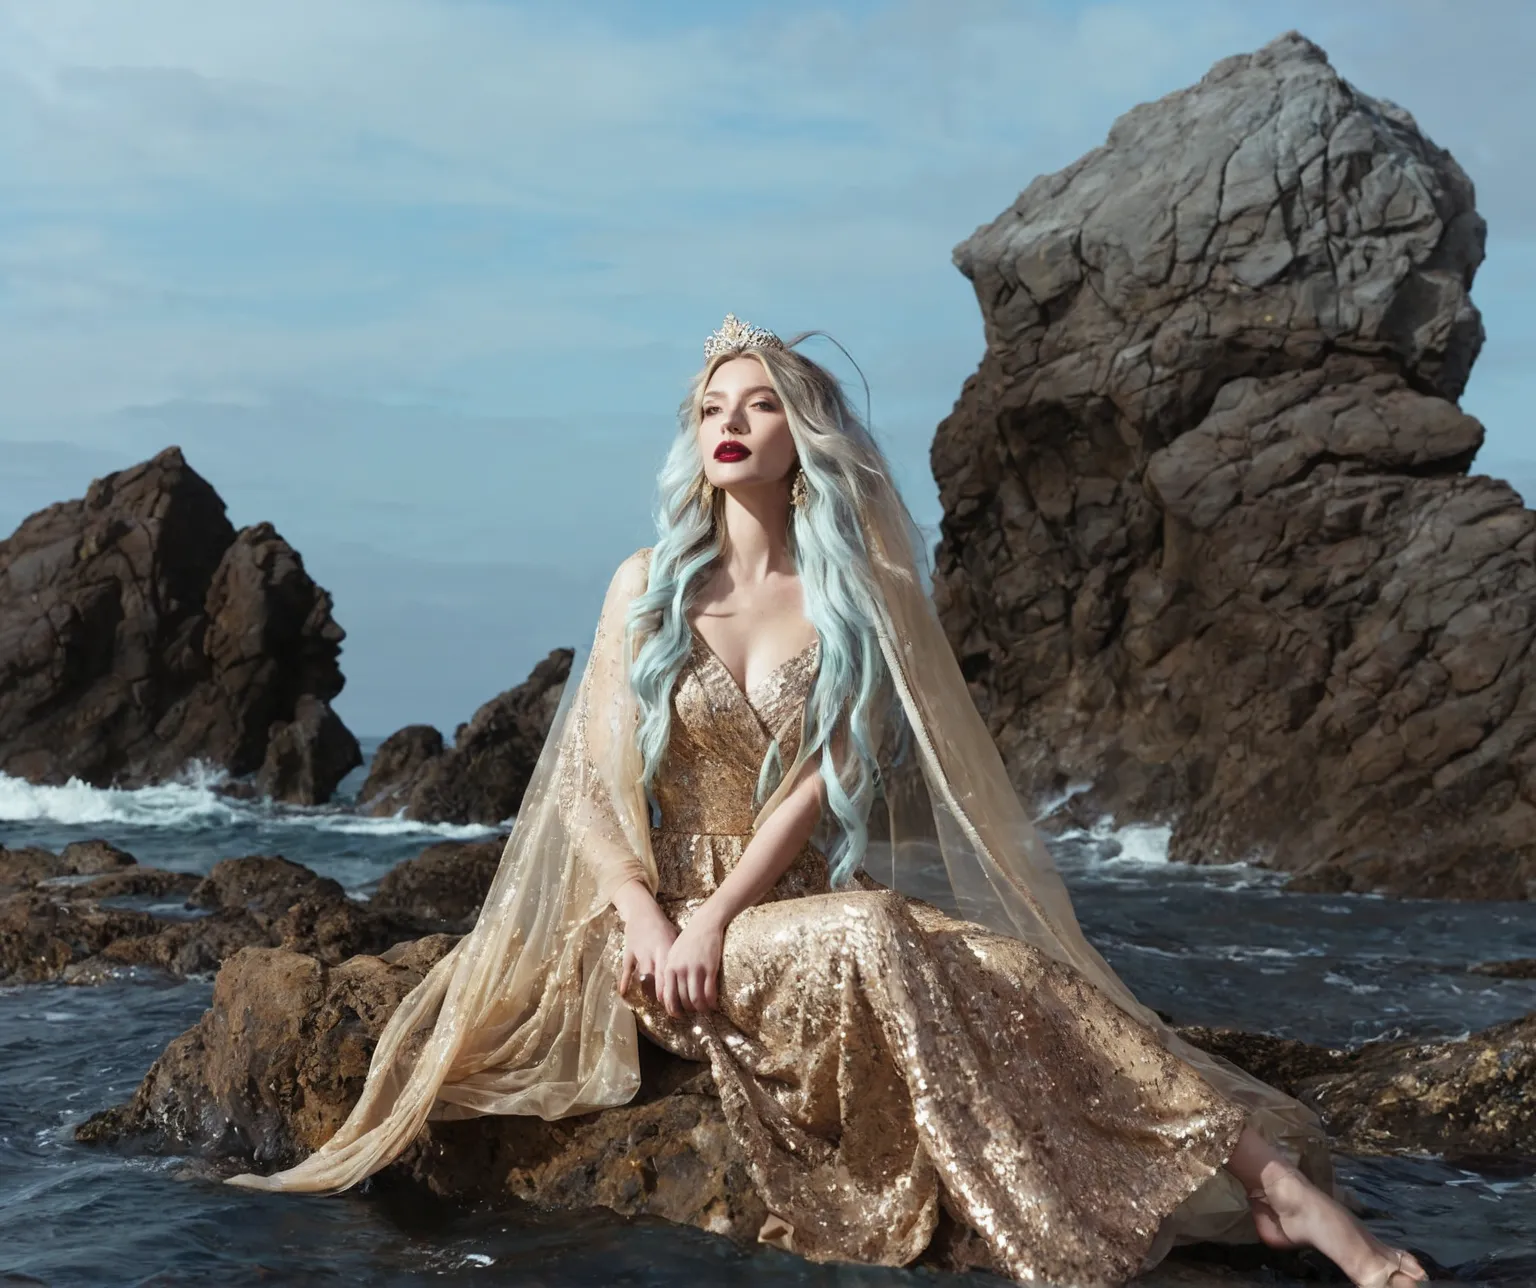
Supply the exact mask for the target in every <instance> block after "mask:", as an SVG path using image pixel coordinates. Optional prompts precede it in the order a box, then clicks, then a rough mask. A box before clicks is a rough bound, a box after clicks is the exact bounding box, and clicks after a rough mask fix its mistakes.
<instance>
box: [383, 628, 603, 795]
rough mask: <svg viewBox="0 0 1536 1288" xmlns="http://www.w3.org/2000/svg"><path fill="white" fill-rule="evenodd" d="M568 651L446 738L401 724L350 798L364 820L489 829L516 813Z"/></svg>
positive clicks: (552, 656) (561, 684) (567, 669)
mask: <svg viewBox="0 0 1536 1288" xmlns="http://www.w3.org/2000/svg"><path fill="white" fill-rule="evenodd" d="M574 657H575V654H574V652H573V651H572V650H571V649H568V648H557V649H552V650H551V651H550V653H549V656H548V657H546V658H545V659H544V660H543V661H541V662H540V663H539V664H538V665H537V666H535V667H534V668H533V671H532V672H531V673H530V674H529V676H528V678H527V679H526V680H524V681H523V682H522V683H521V684H519V685H517V686H516V687H515V688H511V689H508V690H506V691H505V692H504V693H499V694H497V695H496V696H495V697H494V698H492V699H491V700H490V701H489V702H487V703H485V704H484V705H483V706H482V707H480V709H479V710H477V711H476V712H475V714H474V715H473V716H472V717H471V718H470V719H469V721H468V722H467V723H465V724H461V725H460V726H459V727H458V729H457V730H456V731H455V732H454V737H453V746H451V747H445V746H444V743H443V736H442V734H440V733H439V732H438V731H437V730H436V729H434V728H433V727H432V726H431V725H407V726H406V727H405V728H403V729H399V730H396V731H395V732H394V733H392V734H390V736H389V737H388V738H386V739H385V740H384V741H383V742H382V743H380V744H379V749H378V751H376V752H375V753H374V756H373V761H372V763H371V764H370V765H369V768H368V780H367V781H366V782H365V783H364V784H363V786H362V790H361V791H359V792H358V796H357V800H358V808H359V809H360V810H361V811H363V812H364V813H366V814H375V815H382V814H395V813H398V812H399V811H401V810H404V811H405V817H406V818H414V819H420V820H422V821H424V822H432V823H485V824H487V825H494V824H497V823H500V822H502V821H503V820H504V819H509V818H511V817H512V816H513V815H514V814H515V813H517V810H518V807H519V806H520V805H521V804H522V801H523V793H524V792H525V791H526V790H527V788H528V780H529V779H530V778H532V777H533V768H534V766H535V765H536V764H537V763H538V759H539V751H540V750H541V749H542V747H543V746H544V739H545V737H546V736H547V735H548V733H549V727H550V725H551V723H552V722H553V721H554V718H555V710H556V708H558V707H559V705H560V695H561V694H562V693H563V692H564V691H565V682H566V680H567V679H569V678H570V674H571V661H572V659H573V658H574Z"/></svg>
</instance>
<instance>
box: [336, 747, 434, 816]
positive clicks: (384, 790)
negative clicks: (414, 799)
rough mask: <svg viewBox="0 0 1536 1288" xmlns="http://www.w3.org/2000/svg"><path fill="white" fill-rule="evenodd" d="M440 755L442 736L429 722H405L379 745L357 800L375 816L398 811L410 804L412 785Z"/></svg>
mask: <svg viewBox="0 0 1536 1288" xmlns="http://www.w3.org/2000/svg"><path fill="white" fill-rule="evenodd" d="M442 754H443V735H442V734H441V733H439V732H438V731H437V730H436V729H435V728H434V727H433V726H431V725H421V724H415V725H406V726H405V728H403V729H396V730H395V732H394V733H392V734H390V735H389V737H387V738H386V739H384V741H383V742H381V743H380V744H379V748H378V750H377V751H375V752H374V753H373V760H372V761H371V762H370V763H369V765H368V777H367V779H366V780H364V782H363V785H362V787H361V788H360V789H359V790H358V794H357V799H358V801H359V802H360V804H361V805H362V806H363V807H364V808H365V809H366V812H367V813H369V814H372V815H374V816H375V817H381V816H386V815H390V814H396V813H399V812H400V811H401V810H402V809H405V808H406V807H407V806H408V805H409V804H410V797H411V787H412V785H413V784H414V783H415V782H416V781H417V780H418V779H419V778H420V777H421V775H422V774H423V773H424V772H425V771H426V769H427V767H428V766H429V765H430V764H431V763H432V762H433V761H434V760H436V759H437V758H438V757H439V756H441V755H442Z"/></svg>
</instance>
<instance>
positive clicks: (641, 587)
mask: <svg viewBox="0 0 1536 1288" xmlns="http://www.w3.org/2000/svg"><path fill="white" fill-rule="evenodd" d="M652 549H653V547H651V546H644V547H642V548H641V549H639V550H636V551H635V553H634V554H632V555H630V556H629V558H627V559H626V560H624V562H623V563H621V564H620V565H619V566H618V569H617V570H616V571H615V572H614V574H613V583H612V585H611V587H610V589H611V590H612V591H613V592H614V593H615V594H616V595H622V596H623V597H624V598H625V599H633V598H634V597H635V596H636V595H639V594H643V593H644V591H645V589H646V587H647V586H648V585H649V584H650V577H651V550H652Z"/></svg>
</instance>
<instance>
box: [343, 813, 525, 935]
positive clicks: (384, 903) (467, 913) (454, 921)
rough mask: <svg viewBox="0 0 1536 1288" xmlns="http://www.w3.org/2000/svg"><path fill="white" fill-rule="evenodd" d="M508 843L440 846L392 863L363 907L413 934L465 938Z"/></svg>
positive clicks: (500, 838)
mask: <svg viewBox="0 0 1536 1288" xmlns="http://www.w3.org/2000/svg"><path fill="white" fill-rule="evenodd" d="M506 844H507V838H506V837H505V836H504V835H503V836H495V837H492V838H491V839H490V840H488V841H439V842H437V843H436V844H435V845H429V846H427V847H426V849H424V850H422V852H421V853H420V854H418V855H417V856H416V857H415V858H414V859H411V860H409V861H408V862H406V863H399V864H396V865H395V866H394V867H393V868H391V869H390V870H389V871H388V872H386V873H385V874H384V876H383V878H382V879H381V880H380V881H379V885H378V889H376V890H375V891H374V892H373V895H372V897H371V898H370V899H369V900H368V906H369V907H370V908H372V909H374V910H375V911H376V912H379V913H382V914H383V915H385V916H387V917H390V918H391V919H393V920H394V921H395V922H397V923H398V924H400V925H403V926H410V927H412V928H413V929H415V930H417V931H418V932H422V933H427V932H433V931H449V932H452V933H454V934H460V935H462V934H467V933H468V932H469V931H470V929H471V928H473V926H474V924H475V919H476V917H478V915H479V913H480V905H481V903H483V902H484V900H485V895H486V891H488V890H489V889H490V888H491V878H492V877H494V876H495V875H496V868H497V866H498V865H499V864H500V862H501V852H502V850H503V849H505V848H506Z"/></svg>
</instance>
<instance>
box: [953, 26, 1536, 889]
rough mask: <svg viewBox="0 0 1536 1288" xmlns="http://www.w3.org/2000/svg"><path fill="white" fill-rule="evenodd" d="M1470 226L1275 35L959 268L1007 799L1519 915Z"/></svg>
mask: <svg viewBox="0 0 1536 1288" xmlns="http://www.w3.org/2000/svg"><path fill="white" fill-rule="evenodd" d="M1483 237H1484V225H1483V221H1482V219H1481V218H1480V217H1479V216H1478V214H1477V212H1476V209H1475V208H1474V204H1473V190H1472V184H1471V182H1470V181H1469V180H1468V179H1467V177H1466V175H1465V174H1464V173H1463V171H1462V170H1461V168H1460V166H1458V165H1457V164H1456V162H1455V161H1454V160H1453V159H1452V158H1451V157H1450V156H1449V154H1447V153H1446V152H1444V151H1443V150H1441V149H1440V148H1438V147H1436V146H1435V145H1434V144H1433V143H1431V142H1430V141H1429V140H1428V139H1426V138H1425V137H1424V135H1423V134H1422V133H1421V132H1420V131H1419V129H1418V128H1417V126H1416V125H1415V124H1414V121H1413V119H1412V118H1411V117H1410V116H1409V115H1408V113H1407V112H1405V111H1403V110H1402V109H1401V108H1399V107H1397V106H1395V105H1393V104H1390V103H1387V102H1384V101H1382V100H1377V99H1372V98H1370V97H1368V96H1367V95H1365V94H1362V93H1361V92H1359V91H1358V90H1356V89H1354V88H1353V87H1352V86H1350V85H1348V84H1347V83H1345V82H1344V81H1342V80H1341V79H1340V78H1339V77H1338V76H1337V75H1336V74H1335V72H1334V71H1333V69H1332V68H1331V67H1330V66H1329V65H1328V61H1327V58H1326V56H1325V55H1324V54H1323V52H1322V51H1321V50H1320V49H1318V48H1317V47H1316V46H1315V45H1312V44H1311V43H1310V42H1308V41H1306V40H1305V39H1303V38H1302V37H1300V36H1298V35H1296V34H1295V33H1292V34H1290V35H1288V36H1284V37H1281V38H1280V39H1278V40H1276V41H1274V42H1272V43H1271V44H1269V45H1267V46H1265V47H1264V48H1263V49H1261V50H1259V51H1258V52H1257V53H1254V54H1251V55H1244V56H1241V57H1236V58H1229V59H1226V60H1224V61H1222V62H1220V63H1218V64H1217V65H1216V66H1215V67H1214V68H1212V70H1211V72H1210V73H1209V74H1208V75H1207V76H1206V77H1205V78H1204V79H1203V80H1202V81H1201V82H1200V83H1199V84H1197V85H1195V86H1193V87H1192V88H1190V89H1187V90H1183V91H1180V92H1178V93H1175V94H1171V95H1169V96H1167V97H1166V98H1163V99H1160V100H1158V101H1157V102H1154V103H1148V104H1145V105H1143V106H1140V107H1137V108H1135V109H1133V110H1132V111H1130V112H1128V113H1127V114H1126V115H1125V116H1123V117H1121V118H1120V120H1119V121H1117V122H1116V123H1115V125H1114V127H1113V129H1112V130H1111V131H1110V134H1109V138H1108V141H1107V142H1106V143H1105V145H1104V146H1103V147H1100V148H1098V149H1096V150H1095V151H1093V152H1091V153H1089V154H1088V155H1087V156H1085V157H1083V158H1082V159H1081V160H1079V161H1077V162H1076V163H1074V164H1073V165H1071V166H1069V167H1067V168H1066V169H1065V170H1063V171H1061V172H1059V173H1057V174H1053V175H1047V176H1043V177H1041V178H1039V179H1037V180H1036V181H1035V182H1034V183H1032V184H1031V185H1030V186H1029V187H1028V188H1027V189H1026V190H1025V192H1024V193H1023V194H1022V195H1021V196H1020V197H1019V199H1018V200H1017V201H1016V202H1015V203H1014V205H1013V206H1012V207H1011V208H1010V209H1009V210H1007V211H1005V212H1004V213H1003V214H1002V215H1001V216H1000V217H999V218H998V219H997V220H995V221H994V222H993V223H991V224H989V225H986V226H984V227H982V228H981V229H979V230H978V231H977V232H976V233H975V234H974V235H973V236H972V237H970V238H969V239H967V240H966V241H965V242H964V243H962V244H961V245H960V246H959V247H958V248H957V249H956V251H955V262H956V264H957V265H958V266H959V267H960V269H961V271H962V272H964V273H965V274H966V275H967V276H968V277H969V278H970V279H971V280H972V282H973V283H974V284H975V288H976V294H977V299H978V301H979V303H980V305H981V310H982V314H983V318H984V322H985V327H986V335H987V350H986V355H985V357H984V358H983V359H982V362H981V366H980V368H979V370H978V371H977V372H976V374H975V375H973V376H972V377H971V378H970V379H968V380H967V381H966V384H965V387H964V390H963V391H962V393H961V396H960V399H959V402H958V403H957V405H956V407H955V410H954V412H953V413H952V414H951V415H950V416H949V417H948V418H947V419H946V420H945V421H944V423H943V424H942V425H941V426H940V427H939V430H938V433H937V436H936V438H935V441H934V445H933V468H934V474H935V477H936V478H937V480H938V482H939V487H940V495H941V500H942V503H943V507H944V519H943V524H942V534H943V535H942V541H941V543H940V547H939V551H938V560H937V562H938V569H937V576H936V579H935V598H936V600H937V603H938V605H939V609H940V613H941V616H942V618H943V621H944V624H945V629H946V631H947V632H948V634H949V637H950V639H951V641H952V643H953V645H954V647H955V651H956V654H957V656H958V657H959V658H960V660H961V665H962V667H963V669H964V671H965V674H966V676H967V678H968V679H969V681H970V683H971V687H972V691H973V693H974V695H975V698H976V701H977V704H978V706H979V707H980V709H981V710H982V712H983V713H984V715H985V717H986V719H987V721H988V724H989V726H990V728H991V730H992V732H993V733H994V735H995V737H996V738H997V741H998V744H999V747H1000V749H1001V750H1002V752H1003V755H1004V758H1005V760H1006V762H1007V764H1008V766H1009V769H1010V773H1011V774H1012V776H1013V778H1014V780H1015V782H1016V783H1017V784H1018V786H1019V787H1020V789H1021V790H1023V791H1024V792H1026V793H1028V794H1029V795H1030V796H1031V797H1032V798H1034V799H1038V800H1044V799H1046V798H1050V797H1056V798H1060V796H1061V795H1062V794H1063V792H1064V789H1065V788H1066V787H1067V786H1068V785H1073V786H1079V785H1081V784H1084V783H1088V784H1091V785H1090V786H1089V787H1088V788H1087V790H1086V791H1083V792H1081V793H1080V794H1078V795H1076V796H1075V797H1074V798H1073V800H1072V805H1071V808H1072V809H1073V810H1074V811H1076V812H1077V814H1078V816H1079V817H1082V816H1084V815H1086V816H1089V817H1092V818H1095V819H1097V818H1099V817H1103V816H1106V815H1107V816H1110V817H1112V818H1114V819H1115V820H1117V821H1119V822H1121V823H1127V822H1133V821H1141V822H1160V823H1167V824H1171V825H1172V827H1173V837H1172V854H1173V857H1174V858H1176V859H1183V860H1189V861H1194V862H1203V861H1204V862H1217V861H1220V862H1231V861H1234V860H1239V859H1243V860H1253V861H1258V862H1260V863H1263V864H1267V865H1270V866H1273V867H1276V868H1280V869H1284V870H1286V871H1289V872H1293V873H1296V874H1298V876H1297V878H1296V880H1295V885H1296V887H1297V888H1300V889H1309V890H1361V891H1364V890H1379V891H1387V892H1397V893H1403V894H1413V895H1422V896H1432V897H1450V898H1459V897H1467V898H1490V899H1524V898H1528V897H1530V896H1531V894H1532V893H1533V892H1536V688H1533V680H1536V654H1533V651H1532V649H1531V644H1532V641H1533V639H1536V613H1533V609H1532V605H1533V604H1536V515H1533V514H1532V513H1531V512H1530V511H1529V510H1527V509H1525V508H1524V506H1523V505H1522V503H1521V501H1520V498H1519V497H1518V496H1517V494H1516V493H1515V492H1514V491H1513V489H1511V488H1510V487H1509V486H1507V485H1506V484H1504V483H1501V482H1497V481H1495V480H1493V479H1489V478H1483V477H1472V476H1469V475H1468V473H1467V471H1468V468H1469V466H1470V463H1471V462H1472V460H1473V458H1474V456H1475V454H1476V452H1477V450H1478V448H1479V446H1480V444H1481V442H1482V427H1481V426H1480V425H1479V424H1478V423H1477V422H1476V421H1475V420H1473V419H1472V418H1471V417H1469V416H1466V415H1464V414H1463V413H1462V412H1461V411H1460V410H1459V409H1458V408H1457V407H1456V405H1455V400H1456V398H1457V397H1459V395H1460V394H1461V391H1462V388H1463V386H1464V385H1465V383H1466V379H1467V375H1468V372H1469V371H1470V369H1471V366H1472V362H1473V360H1474V359H1475V357H1476V355H1477V352H1478V349H1479V347H1480V345H1481V342H1482V335H1483V332H1482V325H1481V322H1480V319H1479V316H1478V313H1477V310H1476V309H1475V308H1474V307H1473V305H1472V302H1471V299H1470V296H1469V288H1470V286H1471V283H1472V278H1473V274H1474V272H1475V271H1476V269H1477V266H1478V264H1479V263H1480V262H1481V260H1482V257H1483Z"/></svg>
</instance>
